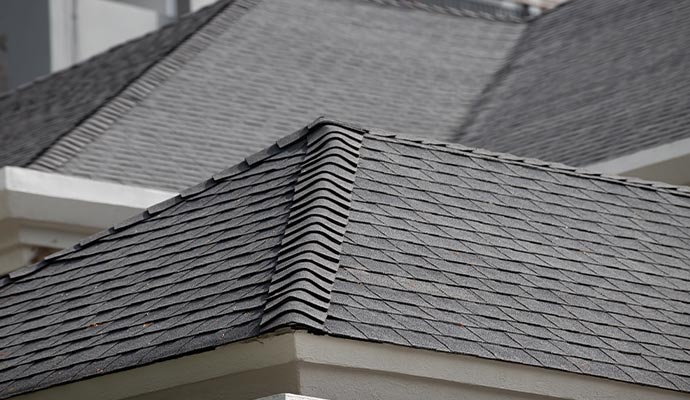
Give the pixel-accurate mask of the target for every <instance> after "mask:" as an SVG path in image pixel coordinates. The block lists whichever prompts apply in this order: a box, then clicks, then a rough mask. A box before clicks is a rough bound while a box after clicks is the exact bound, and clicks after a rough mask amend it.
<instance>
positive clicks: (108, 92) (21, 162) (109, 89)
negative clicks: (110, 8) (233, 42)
mask: <svg viewBox="0 0 690 400" xmlns="http://www.w3.org/2000/svg"><path fill="white" fill-rule="evenodd" d="M225 5H227V1H221V2H219V3H218V4H216V5H214V6H213V7H210V8H206V9H204V10H202V11H200V12H199V13H196V14H193V15H190V16H188V17H184V18H182V19H181V20H180V21H179V22H178V23H176V24H175V25H170V26H167V27H164V28H162V29H161V30H159V31H156V32H154V33H151V34H149V35H146V36H143V37H142V38H140V39H137V40H133V41H130V42H127V43H125V44H123V45H120V46H118V47H115V48H113V49H111V50H109V51H107V52H105V53H103V54H101V55H98V56H96V57H94V58H92V59H90V60H87V61H85V62H83V63H81V64H77V65H75V66H73V67H71V68H69V69H66V70H64V71H60V72H58V73H55V74H53V75H50V76H47V77H44V78H42V79H41V80H40V81H36V82H34V83H32V84H31V85H29V86H26V87H24V88H20V89H19V90H17V91H15V92H10V93H5V94H0V165H2V166H4V165H16V166H26V165H28V164H30V163H31V162H32V161H33V160H34V159H35V158H36V157H38V156H39V155H40V154H41V153H42V152H43V151H45V150H46V149H47V148H49V147H50V146H51V145H53V144H54V142H55V141H57V140H58V139H59V138H60V137H62V135H64V134H66V133H67V132H69V131H71V130H72V129H74V128H75V127H76V126H77V125H78V124H80V123H81V122H82V120H84V119H85V118H87V117H89V116H90V115H91V114H92V113H93V112H94V111H96V110H97V109H98V108H99V107H100V106H101V105H102V104H103V103H104V102H106V101H107V100H108V99H110V98H112V97H113V96H116V95H117V94H118V93H119V92H120V91H121V90H122V89H123V88H124V87H126V86H127V85H128V84H129V83H130V82H131V81H132V80H134V79H136V78H138V77H139V76H140V75H141V74H142V73H143V72H144V71H145V70H146V69H147V68H149V67H150V66H151V65H152V64H154V63H155V62H156V61H158V60H159V59H160V58H162V57H164V56H165V55H166V54H168V53H169V52H170V51H171V50H172V49H173V48H175V47H176V46H177V45H178V44H179V43H180V42H181V41H183V40H184V39H185V38H186V37H188V36H189V35H190V34H192V33H193V32H195V30H196V29H198V28H199V27H200V26H202V25H203V24H204V23H205V22H206V21H207V20H208V19H209V18H210V17H211V16H213V15H214V14H215V13H217V12H218V10H219V9H221V8H222V7H224V6H225Z"/></svg>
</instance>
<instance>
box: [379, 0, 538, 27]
mask: <svg viewBox="0 0 690 400" xmlns="http://www.w3.org/2000/svg"><path fill="white" fill-rule="evenodd" d="M365 1H366V2H369V3H376V4H379V5H383V6H395V7H404V8H410V9H416V10H424V11H429V12H435V13H440V14H446V15H453V16H458V17H469V18H481V19H486V20H489V21H499V22H512V23H525V22H529V21H530V18H523V17H515V16H511V15H510V13H509V12H507V10H506V13H505V14H501V13H496V14H493V13H490V12H484V11H474V10H469V9H466V8H460V7H452V6H448V5H437V4H425V3H422V2H420V1H415V0H365ZM487 7H493V8H495V9H501V8H500V7H499V6H491V5H488V4H487Z"/></svg>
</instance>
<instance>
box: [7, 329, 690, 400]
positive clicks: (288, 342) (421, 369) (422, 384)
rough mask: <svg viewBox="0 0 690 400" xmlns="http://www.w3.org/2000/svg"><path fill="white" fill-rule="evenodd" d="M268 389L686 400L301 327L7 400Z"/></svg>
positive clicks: (245, 395)
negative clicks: (340, 336)
mask: <svg viewBox="0 0 690 400" xmlns="http://www.w3.org/2000/svg"><path fill="white" fill-rule="evenodd" d="M277 371H281V372H280V374H279V375H277V374H276V372H277ZM238 377H240V378H241V379H238ZM122 382H127V384H126V385H123V384H122ZM238 382H241V384H240V385H238ZM250 386H251V388H249V387H250ZM248 388H249V389H251V390H249V389H248ZM277 393H297V394H300V395H306V396H315V397H317V398H323V399H352V400H365V399H403V400H405V399H409V400H412V399H418V398H424V397H426V398H434V399H448V400H450V399H475V400H480V399H505V400H507V399H512V400H518V399H576V400H594V399H604V398H605V399H621V400H623V399H625V400H647V399H657V400H672V399H686V400H687V399H690V394H688V393H681V392H676V391H671V390H665V389H657V388H653V387H649V386H644V385H636V384H631V383H624V382H618V381H613V380H610V379H605V378H596V377H592V376H587V375H580V374H575V373H570V372H563V371H557V370H552V369H546V368H539V367H532V366H526V365H520V364H515V363H509V362H502V361H494V360H486V359H481V358H477V357H471V356H462V355H455V354H448V353H442V352H436V351H430V350H420V349H413V348H408V347H404V346H396V345H388V344H381V343H373V342H366V341H359V340H350V339H342V338H335V337H331V336H320V335H313V334H310V333H306V332H302V331H298V332H292V331H288V332H285V333H282V334H278V335H272V336H265V337H261V338H256V339H251V340H247V341H244V342H238V343H234V344H230V345H226V346H221V347H218V348H216V349H214V350H210V351H206V352H203V353H197V354H193V355H190V356H186V357H180V358H176V359H172V360H168V361H163V362H159V363H154V364H150V365H147V366H143V367H139V368H135V369H130V370H126V371H122V372H118V373H112V374H108V375H103V376H99V377H95V378H91V379H87V380H83V381H79V382H74V383H70V384H66V385H61V386H57V387H54V388H49V389H45V390H42V391H38V392H35V393H31V394H28V395H24V396H19V397H17V399H18V400H19V399H22V400H30V399H46V398H51V399H74V398H99V399H103V400H116V399H125V398H132V399H137V400H149V399H156V400H157V399H171V400H174V399H184V398H189V396H193V397H194V398H196V399H220V398H227V399H230V398H232V399H248V400H249V399H256V398H257V397H261V396H269V395H271V394H277Z"/></svg>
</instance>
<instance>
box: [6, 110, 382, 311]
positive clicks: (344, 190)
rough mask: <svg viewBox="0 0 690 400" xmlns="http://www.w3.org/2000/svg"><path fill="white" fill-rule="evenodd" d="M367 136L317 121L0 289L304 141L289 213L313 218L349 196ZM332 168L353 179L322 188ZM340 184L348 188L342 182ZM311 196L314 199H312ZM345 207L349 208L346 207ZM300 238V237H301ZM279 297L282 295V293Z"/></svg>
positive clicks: (13, 275) (350, 127) (26, 269)
mask: <svg viewBox="0 0 690 400" xmlns="http://www.w3.org/2000/svg"><path fill="white" fill-rule="evenodd" d="M329 127H330V129H329ZM333 128H335V129H333ZM368 132H369V131H368V130H366V129H364V128H361V127H358V126H356V125H353V124H349V123H346V122H343V121H338V120H335V119H330V118H326V117H319V118H317V119H316V120H314V121H313V122H312V123H310V124H309V125H307V126H305V127H303V128H301V129H299V130H297V131H295V132H294V133H292V134H290V135H288V136H285V137H283V138H282V139H280V140H278V141H277V142H276V143H274V144H273V145H271V146H269V147H267V148H265V149H263V150H261V151H259V152H256V153H254V154H252V155H250V156H248V157H246V158H245V159H244V161H242V162H241V163H239V164H236V165H234V166H232V167H229V168H226V169H224V170H222V171H220V172H219V173H217V174H214V175H213V176H212V177H211V178H209V179H206V180H204V181H202V182H200V183H198V184H197V185H194V186H192V187H189V188H187V189H185V190H183V191H182V192H180V194H178V195H176V196H173V197H171V198H169V199H168V200H165V201H163V202H161V203H158V204H154V205H153V206H151V207H149V208H147V209H146V210H144V211H143V212H141V213H138V214H136V215H133V216H132V217H130V218H128V219H126V220H124V221H121V222H119V223H117V224H115V225H113V226H112V227H110V228H108V229H105V230H103V231H101V232H98V233H95V234H93V235H91V236H89V237H86V238H84V239H82V240H81V241H79V243H76V244H75V245H73V246H71V247H68V248H66V249H63V250H61V251H58V252H56V253H53V254H50V255H49V256H47V257H45V258H44V259H43V260H41V261H39V262H37V263H35V264H32V265H28V266H26V267H23V268H20V269H18V270H15V271H12V272H10V273H9V274H7V275H6V276H4V277H0V287H1V286H3V285H4V284H5V283H7V282H8V281H13V280H16V279H20V278H21V277H23V276H27V275H30V274H32V273H33V272H35V271H37V270H39V269H41V268H43V267H45V266H46V265H47V264H49V263H51V262H52V261H53V260H57V259H59V258H60V257H62V256H65V255H68V254H71V253H73V252H75V251H77V250H80V249H83V248H84V247H87V246H89V245H91V244H93V243H95V242H97V241H99V240H100V239H103V238H105V237H107V236H109V235H110V234H114V233H116V232H120V231H122V230H124V229H127V228H129V227H130V226H132V225H134V224H137V223H139V222H142V221H145V220H147V219H149V218H151V217H153V216H155V215H158V214H160V213H161V212H163V211H165V210H167V209H169V208H171V207H173V206H175V205H177V204H179V203H180V202H182V201H184V200H185V199H187V198H189V197H191V196H194V195H197V194H199V193H202V192H204V191H206V190H210V189H211V188H213V187H214V186H215V185H216V184H218V183H220V182H222V181H225V180H226V179H228V178H231V177H233V176H235V175H237V174H239V173H241V172H244V171H246V170H248V169H250V168H252V167H254V166H255V165H257V164H260V163H261V162H262V161H264V160H266V159H268V158H270V157H271V156H273V155H275V154H278V153H280V152H281V151H282V150H283V149H285V148H287V147H289V146H291V145H292V144H294V143H295V142H298V141H300V140H305V139H306V141H307V145H308V146H310V150H311V151H312V152H313V153H311V156H310V152H309V151H308V153H307V158H306V159H305V161H304V165H303V173H304V174H305V175H304V176H305V177H304V178H302V180H300V181H299V182H298V187H297V188H296V191H295V199H298V198H299V199H300V200H302V199H301V198H300V197H299V196H306V197H307V198H305V199H303V201H300V203H299V204H298V205H296V206H295V207H293V208H295V209H298V208H301V207H304V208H305V209H306V210H304V211H307V213H306V214H307V215H306V216H313V213H310V212H309V211H312V210H313V208H311V207H313V206H312V205H311V200H312V198H313V197H314V196H316V197H317V198H318V197H319V196H321V195H325V194H326V193H327V192H328V193H331V195H336V196H339V197H340V198H341V199H344V198H346V197H347V196H349V193H348V191H352V182H354V173H355V172H356V162H357V160H358V151H359V146H360V145H361V142H362V137H363V135H364V134H366V133H368ZM338 142H340V143H338ZM353 163H354V165H353ZM347 164H350V168H347ZM333 168H337V169H340V170H343V171H346V172H347V173H349V174H352V175H351V178H352V182H349V183H346V184H340V185H339V187H338V186H335V187H329V184H327V183H324V182H327V181H328V176H329V175H330V176H335V175H334V174H333V172H334V171H333V170H332V169H333ZM353 168H354V169H353ZM307 182H309V183H313V184H314V185H315V187H314V188H312V187H311V186H308V185H307ZM345 182H347V179H346V181H345ZM332 185H334V183H333V182H331V186H332ZM348 187H349V189H348ZM314 191H316V192H317V193H316V194H314V193H313V192H314ZM298 206H299V207H298ZM339 206H340V207H341V209H340V210H327V211H329V212H333V213H334V216H329V218H331V219H334V218H335V215H343V213H344V212H346V211H347V210H346V209H345V208H343V207H344V204H343V203H342V202H341V203H340V204H339ZM347 207H349V205H348V206H347ZM303 217H305V216H304V215H302V214H299V215H297V216H296V218H299V220H298V221H297V225H300V224H301V221H302V220H303V219H304V218H303ZM300 226H301V225H300ZM343 233H344V232H341V233H340V237H341V240H342V234H343ZM299 236H300V237H301V236H303V235H299ZM276 290H277V289H276ZM280 293H282V291H281V292H280ZM279 311H280V310H279ZM267 322H268V321H267Z"/></svg>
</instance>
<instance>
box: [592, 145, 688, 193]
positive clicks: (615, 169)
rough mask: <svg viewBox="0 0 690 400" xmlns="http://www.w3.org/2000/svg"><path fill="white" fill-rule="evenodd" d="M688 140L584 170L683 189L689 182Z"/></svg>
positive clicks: (649, 149)
mask: <svg viewBox="0 0 690 400" xmlns="http://www.w3.org/2000/svg"><path fill="white" fill-rule="evenodd" d="M688 165H690V138H686V139H681V140H677V141H675V142H671V143H666V144H662V145H660V146H655V147H651V148H647V149H644V150H641V151H638V152H635V153H632V154H627V155H624V156H621V157H618V158H614V159H612V160H607V161H602V162H598V163H594V164H590V165H588V166H587V169H590V170H593V171H599V172H603V173H606V174H615V175H626V176H635V177H638V178H642V179H648V180H657V181H663V182H667V183H672V184H679V185H683V184H685V185H687V184H688V183H689V182H690V168H687V166H688Z"/></svg>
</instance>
